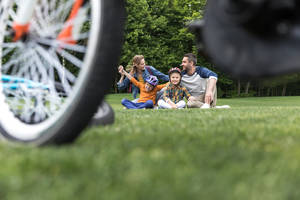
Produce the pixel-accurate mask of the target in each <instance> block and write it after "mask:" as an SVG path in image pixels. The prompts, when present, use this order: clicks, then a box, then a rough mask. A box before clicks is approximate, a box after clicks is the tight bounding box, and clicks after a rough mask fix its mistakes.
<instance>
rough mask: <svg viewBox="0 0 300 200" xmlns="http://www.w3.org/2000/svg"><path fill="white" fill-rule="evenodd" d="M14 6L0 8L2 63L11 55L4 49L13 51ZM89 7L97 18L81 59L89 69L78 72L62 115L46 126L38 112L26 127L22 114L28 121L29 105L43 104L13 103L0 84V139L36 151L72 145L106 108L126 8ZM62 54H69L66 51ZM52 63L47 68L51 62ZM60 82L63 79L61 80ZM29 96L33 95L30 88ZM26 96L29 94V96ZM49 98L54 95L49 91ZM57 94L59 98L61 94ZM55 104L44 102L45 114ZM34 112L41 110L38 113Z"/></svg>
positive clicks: (105, 2) (104, 3)
mask: <svg viewBox="0 0 300 200" xmlns="http://www.w3.org/2000/svg"><path fill="white" fill-rule="evenodd" d="M45 1H46V2H51V1H47V0H45ZM45 1H43V3H45ZM8 2H9V3H8ZM10 2H11V0H4V1H2V2H1V3H0V11H1V13H2V14H1V15H0V24H1V28H0V29H1V30H0V45H1V48H0V49H1V50H0V57H1V58H2V60H3V57H2V56H3V55H4V53H5V50H6V49H4V47H5V46H7V44H6V43H5V40H7V35H5V34H7V33H6V32H7V27H8V26H9V24H8V21H9V18H10V16H9V13H8V11H7V10H10V11H11V10H12V9H13V6H14V8H15V7H16V4H17V3H16V2H20V1H18V0H16V1H14V3H10ZM53 2H60V1H53ZM63 2H69V1H63ZM85 2H87V1H85ZM5 3H7V4H5ZM89 3H90V5H91V6H90V11H89V12H87V13H89V14H90V15H91V16H90V19H89V20H91V22H90V24H91V27H90V29H89V30H90V31H89V35H88V37H87V38H86V40H88V41H87V42H86V44H87V46H86V52H85V54H84V55H81V57H83V60H82V64H83V65H82V66H81V68H80V69H79V70H80V71H79V72H78V76H77V77H75V78H76V79H75V81H74V83H73V85H71V86H72V88H71V90H70V92H69V94H68V95H67V96H66V97H64V99H60V102H62V103H61V105H58V108H57V110H55V111H53V113H50V114H49V115H47V116H46V117H45V119H43V118H42V117H40V116H39V117H40V118H41V119H42V120H40V119H38V120H40V121H38V120H36V121H34V120H35V118H38V117H35V115H37V113H38V111H39V110H38V109H37V108H36V109H37V111H35V110H33V111H32V113H31V114H32V115H29V117H28V116H27V118H28V119H29V121H25V120H24V119H23V118H22V117H21V116H22V113H21V114H20V113H18V112H22V111H23V112H24V115H28V114H26V113H25V112H26V110H25V108H26V106H27V104H26V101H27V100H28V99H29V103H28V104H29V107H30V108H31V107H34V106H36V107H37V105H35V104H41V103H39V102H38V103H37V101H38V100H36V99H34V97H33V95H32V94H31V95H32V96H30V97H28V99H25V98H26V97H24V96H28V93H26V94H25V95H23V96H22V98H20V99H21V100H23V101H21V100H20V99H18V100H15V98H17V97H16V96H13V97H11V96H8V95H6V94H5V91H4V89H3V87H2V84H1V83H0V90H1V91H0V109H1V112H2V114H1V116H0V133H1V136H3V138H4V139H6V140H8V141H10V142H13V143H23V144H28V145H34V146H41V145H48V144H58V145H59V144H65V143H70V142H73V141H74V140H75V138H77V136H79V134H80V133H81V132H82V130H83V129H84V128H85V127H86V126H87V125H88V123H89V121H90V119H91V118H92V117H93V115H94V113H95V112H96V111H97V108H98V105H99V104H101V102H102V101H103V98H104V96H105V94H106V93H107V92H108V90H109V88H110V86H111V83H112V81H113V77H114V74H115V66H117V64H118V60H119V56H120V53H121V46H122V43H123V25H124V21H125V7H124V1H123V0H100V1H99V0H91V1H89ZM53 4H57V3H53ZM55 6H56V5H55ZM55 8H56V7H55ZM58 8H59V7H58ZM41 10H42V9H41ZM44 10H45V9H44ZM44 10H42V11H44ZM36 15H37V14H36ZM46 20H47V19H46ZM46 20H45V21H46ZM74 26H75V25H74ZM34 39H35V38H34V37H33V36H32V37H28V38H26V40H25V41H20V42H19V43H22V42H24V43H25V42H27V43H28V42H33V40H34ZM31 40H32V41H31ZM34 42H36V41H34ZM27 43H26V44H27ZM84 44H85V42H84ZM62 48H64V46H63V47H62ZM15 51H17V50H13V53H15ZM24 53H26V52H24ZM11 57H13V56H11ZM63 59H64V57H63ZM48 60H49V59H48ZM48 60H47V62H50V61H48ZM60 60H61V58H60V59H58V61H60ZM42 61H44V60H42ZM3 62H4V61H2V63H1V65H0V66H1V72H2V74H3V71H4V66H5V64H6V63H3ZM25 64H27V63H25ZM49 65H50V64H49ZM63 67H65V66H63ZM11 71H14V70H11ZM6 72H7V71H6ZM9 72H10V71H9ZM28 73H29V72H28ZM31 73H32V72H31ZM56 73H59V72H56ZM27 76H28V75H27ZM34 77H35V76H34ZM54 77H55V79H57V74H56V76H54ZM53 82H54V81H53ZM53 85H54V83H53ZM24 90H27V89H26V88H25V89H24ZM22 92H23V93H25V92H24V91H22ZM47 92H48V93H50V92H49V91H47ZM40 93H41V94H40ZM40 93H38V95H44V93H42V92H40ZM53 94H56V93H55V90H54V93H53ZM35 98H38V97H35ZM51 98H52V96H50V97H49V99H50V100H49V99H47V100H44V101H45V102H42V103H43V105H42V106H44V107H43V109H50V108H49V107H51V106H52V105H51V103H52V102H51ZM14 101H16V105H18V104H19V103H20V102H21V103H23V104H22V106H20V108H15V107H16V106H11V105H10V104H12V103H11V102H13V103H15V102H14ZM32 104H33V105H32ZM48 104H49V105H48ZM55 106H56V105H54V107H55ZM14 109H15V110H14ZM33 109H35V107H34V108H33ZM19 110H21V111H19ZM30 111H31V110H30ZM35 112H36V113H35ZM44 112H46V111H44ZM46 114H47V113H46ZM33 118H34V119H33Z"/></svg>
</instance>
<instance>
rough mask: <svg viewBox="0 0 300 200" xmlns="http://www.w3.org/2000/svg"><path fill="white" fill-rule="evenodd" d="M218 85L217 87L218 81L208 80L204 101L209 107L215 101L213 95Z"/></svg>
mask: <svg viewBox="0 0 300 200" xmlns="http://www.w3.org/2000/svg"><path fill="white" fill-rule="evenodd" d="M216 85H217V80H216V79H214V78H211V79H209V80H208V83H207V88H206V93H205V99H204V101H205V103H207V104H209V105H210V103H211V102H212V100H213V95H214V93H213V91H214V89H215V88H216Z"/></svg>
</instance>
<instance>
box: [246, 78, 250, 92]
mask: <svg viewBox="0 0 300 200" xmlns="http://www.w3.org/2000/svg"><path fill="white" fill-rule="evenodd" d="M249 88H250V81H248V82H247V85H246V89H245V94H248V93H249Z"/></svg>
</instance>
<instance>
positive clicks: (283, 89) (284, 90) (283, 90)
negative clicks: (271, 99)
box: [281, 83, 287, 96]
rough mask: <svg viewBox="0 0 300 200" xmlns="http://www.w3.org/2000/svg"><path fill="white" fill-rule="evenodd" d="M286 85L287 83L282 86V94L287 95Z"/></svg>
mask: <svg viewBox="0 0 300 200" xmlns="http://www.w3.org/2000/svg"><path fill="white" fill-rule="evenodd" d="M286 87H287V84H286V83H285V84H284V85H283V88H282V93H281V95H282V96H285V95H286Z"/></svg>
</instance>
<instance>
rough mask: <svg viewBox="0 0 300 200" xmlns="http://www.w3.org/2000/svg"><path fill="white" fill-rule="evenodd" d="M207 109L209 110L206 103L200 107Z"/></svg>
mask: <svg viewBox="0 0 300 200" xmlns="http://www.w3.org/2000/svg"><path fill="white" fill-rule="evenodd" d="M208 108H210V105H209V104H207V103H205V104H203V105H202V106H201V109H208Z"/></svg>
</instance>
